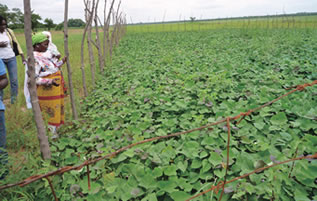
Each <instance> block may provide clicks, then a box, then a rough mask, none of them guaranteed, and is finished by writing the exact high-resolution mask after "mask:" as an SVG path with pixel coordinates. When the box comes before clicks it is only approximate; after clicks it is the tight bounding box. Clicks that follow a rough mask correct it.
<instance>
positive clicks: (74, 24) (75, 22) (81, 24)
mask: <svg viewBox="0 0 317 201" xmlns="http://www.w3.org/2000/svg"><path fill="white" fill-rule="evenodd" d="M67 25H68V27H84V26H85V25H86V24H85V22H84V21H82V20H81V19H69V20H68V23H67Z"/></svg>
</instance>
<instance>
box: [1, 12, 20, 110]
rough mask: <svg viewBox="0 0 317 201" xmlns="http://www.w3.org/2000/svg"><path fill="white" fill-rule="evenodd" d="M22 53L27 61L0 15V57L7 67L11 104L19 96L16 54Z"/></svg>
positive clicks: (5, 21)
mask: <svg viewBox="0 0 317 201" xmlns="http://www.w3.org/2000/svg"><path fill="white" fill-rule="evenodd" d="M17 55H21V58H22V63H24V62H25V59H24V55H23V52H22V49H21V47H20V45H19V43H18V41H17V39H16V37H15V35H14V33H13V31H12V30H11V29H8V28H7V20H6V19H5V18H4V17H2V16H0V59H2V60H3V62H4V64H5V65H6V67H7V71H8V74H9V78H10V87H11V104H13V103H15V101H16V98H17V96H18V66H17V60H16V56H17ZM0 99H1V100H3V90H0Z"/></svg>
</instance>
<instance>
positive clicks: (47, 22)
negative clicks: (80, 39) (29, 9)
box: [44, 18, 55, 31]
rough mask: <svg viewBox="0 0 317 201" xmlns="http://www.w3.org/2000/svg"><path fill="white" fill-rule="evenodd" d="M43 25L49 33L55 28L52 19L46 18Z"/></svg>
mask: <svg viewBox="0 0 317 201" xmlns="http://www.w3.org/2000/svg"><path fill="white" fill-rule="evenodd" d="M44 23H45V26H46V28H47V29H48V30H49V31H50V30H51V28H52V27H54V26H55V25H54V22H53V20H52V19H49V18H46V19H45V20H44Z"/></svg>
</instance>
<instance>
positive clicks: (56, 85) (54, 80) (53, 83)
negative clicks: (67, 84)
mask: <svg viewBox="0 0 317 201" xmlns="http://www.w3.org/2000/svg"><path fill="white" fill-rule="evenodd" d="M58 80H59V78H54V79H53V80H52V85H54V86H55V87H58V86H59V84H58V83H57V81H58Z"/></svg>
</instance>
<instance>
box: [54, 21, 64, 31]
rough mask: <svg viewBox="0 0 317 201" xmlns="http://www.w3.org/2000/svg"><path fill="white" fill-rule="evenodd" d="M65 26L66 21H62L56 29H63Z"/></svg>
mask: <svg viewBox="0 0 317 201" xmlns="http://www.w3.org/2000/svg"><path fill="white" fill-rule="evenodd" d="M63 27H64V22H61V23H59V24H57V25H56V27H55V30H56V31H60V30H62V29H63Z"/></svg>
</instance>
